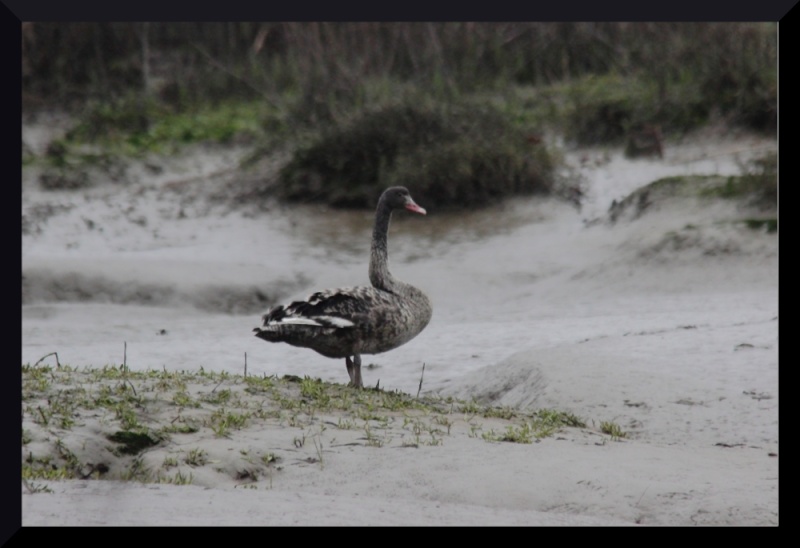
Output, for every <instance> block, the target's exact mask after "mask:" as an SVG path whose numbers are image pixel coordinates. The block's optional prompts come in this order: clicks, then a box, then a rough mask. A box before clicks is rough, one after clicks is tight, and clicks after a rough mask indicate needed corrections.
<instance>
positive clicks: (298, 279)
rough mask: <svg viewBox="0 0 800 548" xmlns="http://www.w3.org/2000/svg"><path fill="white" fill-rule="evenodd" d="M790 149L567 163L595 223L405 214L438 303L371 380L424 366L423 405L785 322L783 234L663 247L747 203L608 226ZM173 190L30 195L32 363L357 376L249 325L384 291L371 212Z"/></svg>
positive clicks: (721, 148)
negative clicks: (612, 353) (698, 334)
mask: <svg viewBox="0 0 800 548" xmlns="http://www.w3.org/2000/svg"><path fill="white" fill-rule="evenodd" d="M774 146H775V145H774V142H773V141H769V140H764V139H756V138H740V139H735V140H725V139H717V140H716V142H710V141H699V142H693V143H688V142H687V143H686V144H683V145H675V146H672V147H669V148H667V154H666V157H665V158H664V159H663V160H634V161H631V160H627V159H625V158H623V157H622V155H621V153H620V152H619V151H609V150H601V149H597V150H582V151H579V152H572V153H569V154H568V160H569V161H570V163H571V164H572V165H573V166H574V169H575V170H576V171H577V172H578V173H579V174H580V175H581V176H582V177H583V178H584V180H585V188H586V197H585V201H584V204H583V206H582V208H581V209H580V210H578V209H576V208H575V207H573V206H571V205H568V204H565V203H563V202H558V201H555V200H549V199H547V200H543V199H540V198H535V197H533V198H521V199H515V200H509V201H508V202H506V203H504V204H501V205H496V206H492V207H489V208H486V209H482V210H480V211H474V212H467V213H459V214H456V213H437V212H436V211H435V210H430V209H429V214H428V215H427V216H425V217H422V216H416V215H410V214H405V213H401V214H396V215H395V218H394V219H393V222H392V226H391V231H390V237H389V238H390V242H389V247H390V257H391V264H390V266H391V268H392V271H393V273H394V275H395V276H396V277H398V278H399V279H402V280H404V281H407V282H409V283H412V284H414V285H416V286H418V287H420V288H422V289H423V290H425V291H426V292H427V293H428V294H429V295H430V297H431V299H432V301H433V303H434V316H433V320H432V321H431V323H430V325H429V326H428V328H427V329H426V330H425V331H424V332H423V333H422V334H420V335H419V336H418V337H417V338H416V339H415V340H413V341H411V342H409V343H408V344H406V345H405V346H403V347H401V348H399V349H396V350H394V351H392V352H389V353H386V354H383V355H379V356H365V357H364V363H365V364H372V365H370V366H368V367H367V369H366V370H365V372H364V377H365V384H368V385H374V384H375V383H376V382H378V381H379V382H380V385H381V386H382V387H385V388H390V389H399V390H403V391H407V392H411V393H416V391H417V389H418V386H419V383H420V377H421V376H422V368H423V364H425V370H424V379H423V391H428V390H442V389H447V387H448V386H451V385H452V384H453V383H456V382H457V380H458V379H461V378H464V377H465V376H466V375H468V374H469V373H471V372H474V371H477V370H480V368H482V367H485V366H489V365H492V364H495V363H498V362H500V361H502V360H503V359H505V358H507V357H508V356H511V355H513V354H515V353H518V352H520V351H523V350H525V349H527V348H531V349H534V348H537V347H538V348H546V347H549V346H553V345H558V344H566V343H580V342H581V341H584V340H586V339H592V338H598V337H612V336H622V335H624V334H625V333H626V332H637V331H641V330H648V329H649V330H658V329H663V328H666V327H669V328H674V327H675V326H676V325H680V324H681V323H682V322H684V323H686V324H703V323H704V322H705V323H708V322H717V323H719V321H720V314H723V315H724V314H725V313H726V312H725V310H728V308H727V307H729V304H730V302H731V299H736V300H738V301H739V302H740V304H741V306H740V307H738V308H737V312H736V317H731V318H730V322H731V323H735V322H737V321H739V322H750V321H753V322H756V321H762V320H768V319H769V318H770V317H772V316H775V315H777V302H776V301H773V300H772V296H773V295H774V296H775V297H776V296H777V241H776V240H777V238H771V239H767V240H765V239H764V238H763V237H761V236H762V235H759V234H754V233H748V232H747V231H742V230H740V229H737V228H734V227H731V226H730V225H724V224H723V225H719V226H704V227H703V228H702V230H701V231H700V232H699V236H698V237H697V241H689V242H686V243H685V244H684V247H683V248H681V247H680V245H678V244H673V243H670V242H671V241H670V240H668V239H667V240H665V237H666V235H668V234H670V233H671V232H674V231H676V230H680V229H682V228H683V227H685V226H686V225H687V224H690V223H695V224H697V223H698V222H700V223H702V222H704V221H703V219H704V218H706V219H707V218H713V216H714V215H715V214H717V213H719V215H722V216H724V215H731V214H733V215H735V214H736V212H735V210H733V208H732V207H731V206H729V205H726V204H722V205H719V204H717V205H703V206H697V207H694V206H691V205H687V206H686V207H685V208H684V209H681V210H677V211H676V210H669V211H659V210H657V209H656V210H655V211H653V212H652V213H649V214H648V215H647V216H646V217H645V218H643V219H640V220H637V221H636V222H629V223H617V224H616V225H610V224H608V223H604V222H599V223H594V222H592V221H595V220H597V219H602V218H603V215H604V214H605V212H606V211H607V210H608V207H609V205H610V204H611V201H612V200H619V199H621V198H623V197H624V196H626V195H627V194H628V193H630V192H631V191H633V190H635V189H636V188H639V187H641V186H643V185H645V184H647V183H649V182H652V181H653V180H655V179H658V178H660V177H664V176H668V175H686V174H691V173H698V174H713V173H718V174H723V175H728V174H731V175H733V174H739V173H740V172H741V166H742V163H743V162H744V161H745V160H746V159H747V158H748V157H750V156H757V155H760V154H763V152H764V151H765V150H767V149H769V148H770V147H774ZM209 161H211V160H209ZM210 171H213V169H210ZM163 179H164V181H166V183H163V184H162V183H158V182H156V183H154V182H153V181H147V183H146V184H145V183H142V184H138V185H136V184H134V185H129V186H127V187H122V186H120V185H112V184H109V185H104V186H101V187H99V188H94V189H92V190H91V191H86V192H49V193H43V192H40V191H37V190H36V188H35V185H34V184H31V183H29V182H26V183H24V184H23V203H22V209H23V215H24V216H26V217H27V219H28V222H29V225H30V227H32V228H30V230H28V231H27V233H26V234H24V235H23V246H22V255H23V299H24V300H23V309H22V327H23V341H22V358H23V363H26V362H28V363H34V362H36V361H37V360H39V359H40V358H41V357H42V356H44V355H46V354H48V353H50V352H58V354H59V359H60V362H61V363H69V364H71V365H78V366H82V365H93V366H100V365H104V364H108V363H116V364H119V363H121V362H122V360H123V349H125V352H126V354H125V360H126V362H127V364H128V365H130V366H131V367H135V368H140V369H147V368H158V369H160V368H167V369H197V368H199V367H204V368H206V369H214V370H226V371H231V372H237V373H241V372H243V370H244V367H245V359H246V362H247V368H248V372H249V373H251V374H266V375H271V374H278V375H283V374H296V375H310V376H314V377H321V378H323V379H325V380H332V381H337V382H344V381H345V380H346V379H347V376H346V372H345V368H344V363H339V360H329V359H327V358H323V357H321V356H318V355H316V354H315V353H313V352H311V351H309V350H305V349H298V348H294V347H290V346H288V345H282V344H267V343H264V342H263V341H260V340H258V339H256V338H255V337H253V336H252V333H251V329H252V328H253V327H255V326H256V325H257V324H258V323H259V320H260V318H259V316H260V314H261V313H262V312H263V311H265V310H266V308H267V307H268V306H269V305H270V304H272V303H273V302H274V301H282V300H284V299H289V298H296V297H303V296H305V295H307V294H308V293H310V292H312V291H315V290H318V289H323V288H327V287H341V286H350V285H359V284H366V283H368V282H367V260H368V252H369V244H370V242H369V238H370V234H371V225H372V214H371V213H365V212H352V211H339V210H330V209H328V208H324V207H317V206H296V207H279V206H275V207H273V208H272V209H271V210H270V211H269V212H267V213H263V214H258V215H254V214H251V213H247V212H246V211H245V210H241V211H231V210H230V209H226V208H222V207H215V206H208V205H204V204H203V203H202V202H201V201H190V200H187V199H186V198H185V196H182V195H181V194H179V193H175V192H174V191H172V190H169V191H167V190H165V185H166V184H167V183H168V177H164V178H163ZM187 190H188V191H189V192H191V191H192V189H191V188H189V189H187ZM411 190H412V195H413V185H411ZM420 205H422V206H423V207H424V206H425V204H420ZM48 207H49V208H50V209H47V208H48ZM48 211H49V212H50V214H49V216H48V215H47V214H42V212H45V213H46V212H48ZM37 212H38V215H37V214H35V213H37ZM665 242H666V243H665ZM726 246H727V248H730V249H731V250H732V251H730V252H728V253H726V252H725V249H726ZM704 261H707V262H708V265H707V268H706V269H703V268H701V269H700V270H699V272H700V273H701V274H700V275H698V269H697V266H698V262H701V263H703V264H705V262H704ZM743 285H744V287H746V288H748V289H747V290H746V291H744V292H743V291H742V289H741V288H742V286H743ZM698 299H702V300H703V307H702V309H701V310H700V311H699V312H698V311H697V306H696V305H697V300H698ZM688 310H691V311H692V312H691V313H686V311H688ZM231 312H236V313H231ZM245 356H246V358H245ZM48 360H51V361H52V360H53V358H52V357H51V358H48Z"/></svg>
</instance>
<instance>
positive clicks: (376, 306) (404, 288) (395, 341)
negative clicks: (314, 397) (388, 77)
mask: <svg viewBox="0 0 800 548" xmlns="http://www.w3.org/2000/svg"><path fill="white" fill-rule="evenodd" d="M395 209H406V210H407V211H411V212H414V213H419V214H421V215H425V214H426V211H425V210H424V209H423V208H421V207H420V206H418V205H417V204H416V203H415V202H414V200H413V199H412V198H411V194H410V193H409V191H408V189H407V188H405V187H401V186H394V187H389V188H387V189H386V190H385V191H384V192H383V194H381V197H380V199H379V200H378V207H377V209H376V211H375V225H374V228H373V231H372V246H371V251H370V260H369V281H370V283H371V284H372V285H371V286H358V287H345V288H339V289H326V290H323V291H318V292H316V293H314V294H312V295H311V296H309V297H308V298H307V299H306V300H304V301H294V302H292V303H290V304H287V305H279V306H275V307H273V308H270V309H269V310H268V311H267V313H266V314H264V316H263V317H262V319H263V325H262V326H261V327H256V328H255V329H253V331H254V332H255V335H256V337H259V338H261V339H263V340H265V341H269V342H285V343H288V344H290V345H292V346H299V347H303V348H310V349H312V350H314V351H316V352H318V353H319V354H322V355H323V356H326V357H328V358H344V359H345V365H346V367H347V373H348V375H349V376H350V383H349V384H350V386H353V387H356V388H363V387H364V384H363V381H362V378H361V355H362V354H380V353H382V352H387V351H389V350H392V349H394V348H397V347H398V346H400V345H402V344H405V343H407V342H408V341H410V340H411V339H413V338H414V337H416V336H417V335H419V333H420V332H421V331H422V330H423V329H425V326H427V325H428V322H430V319H431V314H432V312H433V308H432V307H431V301H430V299H429V298H428V296H427V295H425V293H423V292H422V291H420V290H419V289H417V288H416V287H414V286H412V285H409V284H407V283H403V282H401V281H400V280H397V279H396V278H395V277H394V276H392V274H391V272H389V252H388V249H387V241H388V232H389V222H390V220H391V217H392V211H393V210H395Z"/></svg>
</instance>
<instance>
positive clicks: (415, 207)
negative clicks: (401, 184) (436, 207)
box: [406, 198, 427, 215]
mask: <svg viewBox="0 0 800 548" xmlns="http://www.w3.org/2000/svg"><path fill="white" fill-rule="evenodd" d="M406 209H407V210H409V211H413V212H414V213H419V214H420V215H425V214H426V213H427V212H426V211H425V209H423V208H421V207H419V206H418V205H417V204H416V203H415V202H414V200H412V199H411V198H409V199H408V201H407V202H406Z"/></svg>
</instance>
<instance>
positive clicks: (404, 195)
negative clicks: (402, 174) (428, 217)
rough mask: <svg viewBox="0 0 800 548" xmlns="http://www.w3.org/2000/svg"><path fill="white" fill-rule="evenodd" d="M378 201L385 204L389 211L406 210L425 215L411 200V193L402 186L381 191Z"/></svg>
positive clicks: (423, 210) (422, 209)
mask: <svg viewBox="0 0 800 548" xmlns="http://www.w3.org/2000/svg"><path fill="white" fill-rule="evenodd" d="M380 201H381V202H383V203H385V204H387V205H388V206H389V207H390V208H391V209H401V208H402V209H407V210H408V211H413V212H414V213H419V214H420V215H425V214H426V213H427V212H426V211H425V209H424V208H421V207H419V206H418V205H417V203H416V202H415V201H414V200H413V199H412V198H411V193H409V192H408V189H407V188H406V187H403V186H393V187H389V188H387V189H386V190H384V191H383V194H382V195H381V199H380Z"/></svg>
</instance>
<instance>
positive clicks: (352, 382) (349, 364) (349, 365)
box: [344, 356, 355, 386]
mask: <svg viewBox="0 0 800 548" xmlns="http://www.w3.org/2000/svg"><path fill="white" fill-rule="evenodd" d="M344 359H345V364H346V365H347V374H348V375H350V385H351V386H354V385H355V380H354V379H353V361H352V360H351V359H350V356H345V358H344Z"/></svg>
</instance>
